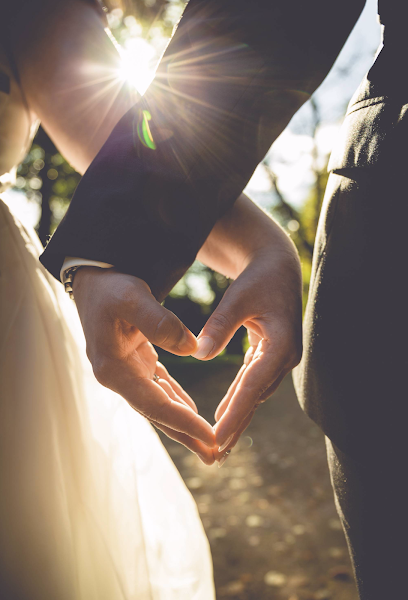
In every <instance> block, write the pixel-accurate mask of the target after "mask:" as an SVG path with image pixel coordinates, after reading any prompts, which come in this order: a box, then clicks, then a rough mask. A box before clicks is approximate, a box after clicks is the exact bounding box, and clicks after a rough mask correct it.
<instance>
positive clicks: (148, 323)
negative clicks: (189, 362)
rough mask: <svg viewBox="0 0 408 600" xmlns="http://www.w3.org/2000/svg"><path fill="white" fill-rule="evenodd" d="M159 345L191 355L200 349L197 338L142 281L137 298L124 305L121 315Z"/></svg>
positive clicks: (137, 288) (137, 287)
mask: <svg viewBox="0 0 408 600" xmlns="http://www.w3.org/2000/svg"><path fill="white" fill-rule="evenodd" d="M120 316H121V317H122V318H123V319H125V320H126V321H127V322H128V323H130V324H131V325H134V326H135V327H137V329H139V330H140V331H141V332H142V333H143V335H144V336H145V337H146V338H147V339H148V340H149V342H151V343H152V344H155V345H156V346H159V347H160V348H163V350H167V351H168V352H172V353H173V354H178V355H180V356H188V355H190V354H193V353H194V351H195V350H196V349H197V340H196V338H195V336H194V335H193V334H192V333H191V331H190V330H189V329H188V328H187V327H186V326H185V325H184V324H183V323H182V322H181V321H180V319H179V318H178V317H176V315H175V314H174V313H173V312H171V311H170V310H167V308H165V307H164V306H162V305H161V304H160V302H158V301H157V300H156V298H155V297H154V296H153V294H152V293H151V291H150V289H149V287H148V286H147V285H146V284H145V283H144V282H143V281H140V285H137V286H136V289H135V294H134V298H132V299H131V300H130V302H127V303H126V304H125V305H123V307H122V310H121V315H120Z"/></svg>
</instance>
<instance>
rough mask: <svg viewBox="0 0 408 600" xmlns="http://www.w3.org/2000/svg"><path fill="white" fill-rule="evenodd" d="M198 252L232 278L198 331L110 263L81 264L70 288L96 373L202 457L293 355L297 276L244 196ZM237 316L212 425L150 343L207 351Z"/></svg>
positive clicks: (212, 351)
mask: <svg viewBox="0 0 408 600" xmlns="http://www.w3.org/2000/svg"><path fill="white" fill-rule="evenodd" d="M198 259H199V260H201V261H202V262H203V263H205V264H207V265H208V266H209V267H211V268H213V269H214V270H216V271H218V272H220V273H222V274H223V275H226V276H227V277H231V278H232V279H234V281H233V283H232V284H231V285H230V287H229V288H228V290H227V291H226V293H225V295H224V297H223V299H222V301H221V302H220V304H219V305H218V307H217V308H216V310H215V311H214V313H213V314H212V315H211V316H210V318H209V320H208V321H207V323H206V325H205V327H204V329H203V330H202V332H201V333H200V335H199V336H198V338H197V339H196V338H195V337H194V335H193V334H192V333H191V332H190V331H189V330H188V329H187V328H186V327H185V326H184V325H183V323H182V322H181V321H180V320H179V319H178V318H177V317H176V316H175V315H174V314H173V313H172V312H170V311H168V310H167V309H166V308H164V307H163V306H162V305H161V304H160V303H159V302H158V301H157V300H156V299H155V298H154V296H153V295H152V294H151V292H150V289H149V287H148V286H147V284H146V283H145V282H144V281H142V280H141V279H138V278H136V277H133V276H130V275H126V274H123V273H119V272H117V271H115V270H114V269H108V270H104V269H98V268H95V267H84V268H81V269H80V270H79V271H78V273H77V275H76V277H75V280H74V296H75V299H76V304H77V307H78V312H79V315H80V318H81V321H82V326H83V329H84V333H85V338H86V341H87V353H88V357H89V359H90V361H91V363H92V367H93V370H94V373H95V376H96V378H97V379H98V381H99V382H100V383H102V384H103V385H105V386H106V387H109V388H110V389H112V390H114V391H115V392H117V393H119V394H120V395H121V396H123V397H124V398H125V399H126V400H127V402H129V404H130V405H131V406H132V407H133V408H134V409H135V410H137V411H138V412H140V413H141V414H142V415H144V416H145V417H146V418H147V419H148V420H149V421H150V422H151V423H153V424H154V425H155V426H156V427H157V428H158V429H161V430H162V431H163V432H164V433H166V434H167V435H168V436H169V437H171V438H172V439H174V440H177V441H178V442H180V443H182V444H184V445H185V446H187V447H188V448H189V449H190V450H192V451H193V452H195V453H196V454H197V455H198V456H199V458H200V459H201V460H202V461H203V462H204V463H205V464H207V465H211V464H213V463H214V461H220V460H221V458H222V457H223V456H224V455H225V452H226V451H227V450H229V449H230V448H232V447H233V446H234V445H235V444H236V443H237V441H238V439H239V437H240V435H241V434H242V432H243V431H244V430H245V429H246V427H247V426H248V425H249V423H250V421H251V419H252V417H253V414H254V412H255V410H256V408H257V407H258V406H259V404H260V403H262V402H264V401H265V400H266V399H267V398H268V397H269V396H270V395H272V394H273V392H274V391H275V390H276V389H277V387H278V386H279V384H280V382H281V381H282V379H283V378H284V376H285V375H286V374H287V373H288V372H289V371H290V370H291V369H293V367H294V366H296V364H298V362H299V360H300V357H301V318H302V314H301V275H300V265H299V259H298V256H297V253H296V250H295V248H294V246H293V244H292V242H291V240H290V239H289V238H288V237H287V235H286V234H285V233H284V232H283V231H282V229H281V228H280V227H279V226H278V225H277V224H276V223H275V222H274V221H273V220H272V219H270V217H269V216H267V215H266V214H265V213H263V212H262V211H261V210H260V209H259V208H257V207H256V206H255V205H254V204H252V202H251V201H250V200H248V198H246V197H245V196H241V197H240V198H239V199H238V200H237V201H236V203H235V204H234V207H233V208H232V209H231V210H230V211H229V213H227V214H226V215H225V216H224V217H223V218H222V219H220V220H219V221H218V222H217V223H216V225H215V227H214V228H213V230H212V232H211V234H210V236H209V237H208V239H207V241H206V243H205V244H204V246H203V247H202V249H201V250H200V252H199V254H198ZM241 325H244V326H245V327H246V328H247V330H248V339H249V343H250V348H249V350H248V351H247V353H246V355H245V358H244V364H243V365H242V367H241V369H240V370H239V372H238V374H237V376H236V378H235V379H234V381H233V382H232V384H231V386H230V388H229V390H228V392H227V394H226V395H225V397H224V398H223V399H222V400H221V402H220V404H219V406H218V408H217V410H216V413H215V418H216V424H215V426H214V427H212V426H211V425H210V424H209V423H208V422H207V421H206V420H205V419H203V418H202V417H201V416H200V415H199V414H198V411H197V407H196V405H195V403H194V401H193V400H192V399H191V398H190V396H189V395H188V394H187V393H186V392H185V391H184V390H183V388H182V387H181V386H180V385H179V384H178V383H177V381H175V380H174V379H173V378H172V377H171V376H170V375H169V373H168V372H167V370H166V369H165V367H164V366H163V365H161V364H160V363H159V362H157V353H156V351H155V349H154V347H153V345H152V344H155V345H157V346H159V347H160V348H163V349H165V350H167V351H169V352H172V353H173V354H177V355H179V356H187V355H193V356H195V357H196V358H198V359H201V360H211V359H212V358H214V357H215V356H217V355H218V354H219V353H220V352H221V351H222V350H223V349H224V348H225V346H226V345H227V343H228V342H229V340H230V339H231V337H232V336H233V335H234V333H235V331H237V329H238V328H239V327H240V326H241ZM154 375H157V376H158V378H157V377H154Z"/></svg>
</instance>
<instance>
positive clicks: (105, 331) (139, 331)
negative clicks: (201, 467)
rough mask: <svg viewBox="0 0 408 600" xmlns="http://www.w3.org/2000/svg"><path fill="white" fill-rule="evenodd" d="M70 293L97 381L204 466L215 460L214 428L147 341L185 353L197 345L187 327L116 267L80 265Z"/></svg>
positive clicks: (178, 352) (189, 352) (144, 287)
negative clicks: (186, 449) (75, 306)
mask: <svg viewBox="0 0 408 600" xmlns="http://www.w3.org/2000/svg"><path fill="white" fill-rule="evenodd" d="M73 291H74V297H75V301H76V304H77V308H78V312H79V316H80V318H81V322H82V327H83V329H84V333H85V339H86V343H87V355H88V358H89V360H90V361H91V364H92V368H93V370H94V373H95V376H96V378H97V380H98V381H99V382H100V383H101V384H102V385H104V386H105V387H108V388H110V389H111V390H113V391H114V392H117V393H118V394H120V395H121V396H123V398H125V399H126V400H127V402H128V403H129V404H130V405H131V406H132V407H133V408H134V409H135V410H137V411H138V412H139V413H140V414H142V415H143V416H144V417H146V418H147V419H148V420H149V421H150V422H151V423H153V424H154V425H155V426H156V427H157V428H158V429H161V430H162V431H163V432H164V433H166V435H168V436H169V437H171V438H172V439H174V440H177V441H178V442H180V443H182V444H184V445H185V446H187V448H189V449H190V450H192V451H193V452H195V453H196V454H197V455H198V456H199V458H200V459H201V460H202V461H203V462H204V463H205V464H207V465H211V464H213V462H214V455H213V447H214V445H215V439H214V431H213V429H212V427H211V426H210V425H209V423H207V421H205V419H203V418H202V417H200V415H198V414H197V408H196V405H195V404H194V402H193V400H192V399H191V398H190V396H189V395H188V394H187V393H186V392H185V391H184V390H183V389H182V387H181V386H180V385H179V384H178V383H177V382H176V381H175V380H174V379H173V378H172V377H170V375H169V374H168V372H167V371H166V369H165V368H164V366H163V365H161V364H160V363H159V362H157V353H156V351H155V350H154V348H153V346H152V344H151V343H150V342H152V343H154V344H156V345H158V346H160V347H161V348H164V349H165V350H168V351H169V352H172V353H173V354H178V355H181V356H185V355H189V354H192V353H193V352H194V351H195V350H196V348H197V342H196V339H195V337H194V335H193V334H192V333H191V331H189V330H188V329H187V328H186V327H185V326H184V325H183V324H182V323H181V321H180V320H179V319H178V318H177V317H176V316H175V315H174V314H173V313H172V312H170V311H169V310H167V309H165V308H164V307H163V306H161V304H160V303H159V302H157V300H156V299H155V298H154V296H153V295H152V294H151V292H150V290H149V287H148V286H147V284H146V283H145V282H144V281H142V280H141V279H137V278H136V277H132V276H130V275H124V274H123V273H118V272H117V271H115V270H114V269H98V268H96V267H82V268H81V269H79V271H78V272H77V273H76V275H75V278H74V284H73ZM155 375H156V376H157V377H154V376H155Z"/></svg>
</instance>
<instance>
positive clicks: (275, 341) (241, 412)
mask: <svg viewBox="0 0 408 600" xmlns="http://www.w3.org/2000/svg"><path fill="white" fill-rule="evenodd" d="M199 258H200V260H202V261H203V262H205V263H206V264H208V265H209V266H211V267H212V268H214V269H215V270H217V271H219V272H221V273H223V274H224V275H227V276H229V277H231V278H233V279H235V281H234V282H233V283H232V285H231V286H230V287H229V288H228V290H227V292H226V293H225V295H224V297H223V299H222V300H221V302H220V304H219V305H218V307H217V308H216V310H215V311H214V313H213V314H212V315H211V317H210V318H209V320H208V321H207V323H206V325H205V327H204V329H203V330H202V332H201V333H200V335H199V337H198V344H199V346H198V350H197V352H195V353H194V356H195V357H196V358H200V359H202V360H210V359H212V358H214V357H215V356H217V354H219V353H220V352H221V350H223V349H224V348H225V346H226V345H227V343H228V342H229V340H230V339H231V337H232V336H233V335H234V333H235V332H236V331H237V329H238V328H239V327H240V326H241V325H244V326H245V327H246V328H247V329H248V338H249V342H250V344H251V346H250V348H249V350H248V351H247V353H246V356H245V359H244V364H243V366H242V367H241V369H240V371H239V373H238V375H237V377H236V378H235V380H234V381H233V383H232V385H231V386H230V388H229V390H228V392H227V394H226V396H225V397H224V399H223V400H222V401H221V403H220V405H219V406H218V408H217V411H216V413H215V417H216V420H217V424H216V426H215V433H216V442H217V446H218V447H219V450H218V454H217V455H216V459H217V460H219V459H220V457H221V455H224V454H225V451H226V450H228V449H230V448H232V447H233V446H234V445H235V444H236V442H237V441H238V439H239V437H240V435H241V434H242V432H243V431H244V430H245V429H246V427H247V426H248V425H249V423H250V421H251V419H252V417H253V415H254V412H255V410H256V408H257V407H258V406H259V404H261V403H262V402H264V401H265V400H266V399H267V398H268V397H269V396H271V394H273V393H274V391H275V390H276V389H277V388H278V386H279V384H280V382H281V381H282V379H283V378H284V376H285V375H286V374H287V373H289V371H290V370H291V369H293V368H294V367H295V366H296V365H297V364H298V363H299V361H300V358H301V354H302V285H301V283H302V282H301V271H300V263H299V258H298V255H297V252H296V249H295V247H294V245H293V243H292V242H291V240H290V239H289V238H288V236H287V235H286V234H285V233H284V232H283V231H282V229H281V228H280V227H279V226H278V225H277V224H276V223H275V222H274V221H272V219H270V218H269V217H268V216H267V215H265V213H263V212H262V211H261V210H260V209H259V208H257V207H256V206H255V205H253V204H252V202H250V200H248V199H247V198H245V196H241V197H240V198H239V199H238V200H237V201H236V204H235V206H234V208H233V209H232V210H231V211H230V212H229V213H228V214H226V215H225V217H223V219H221V220H220V221H218V223H217V225H216V226H215V227H214V229H213V231H212V232H211V235H210V237H209V238H208V240H207V242H206V244H205V245H204V246H203V248H202V250H201V251H200V254H199ZM220 448H221V450H220Z"/></svg>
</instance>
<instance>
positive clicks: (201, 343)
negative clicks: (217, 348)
mask: <svg viewBox="0 0 408 600" xmlns="http://www.w3.org/2000/svg"><path fill="white" fill-rule="evenodd" d="M197 341H198V349H197V351H196V352H195V353H194V354H193V356H194V358H206V357H207V356H208V355H209V354H210V352H211V351H212V349H213V348H214V345H215V342H214V340H213V339H212V338H210V337H206V336H204V337H202V338H200V339H199V340H197Z"/></svg>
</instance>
